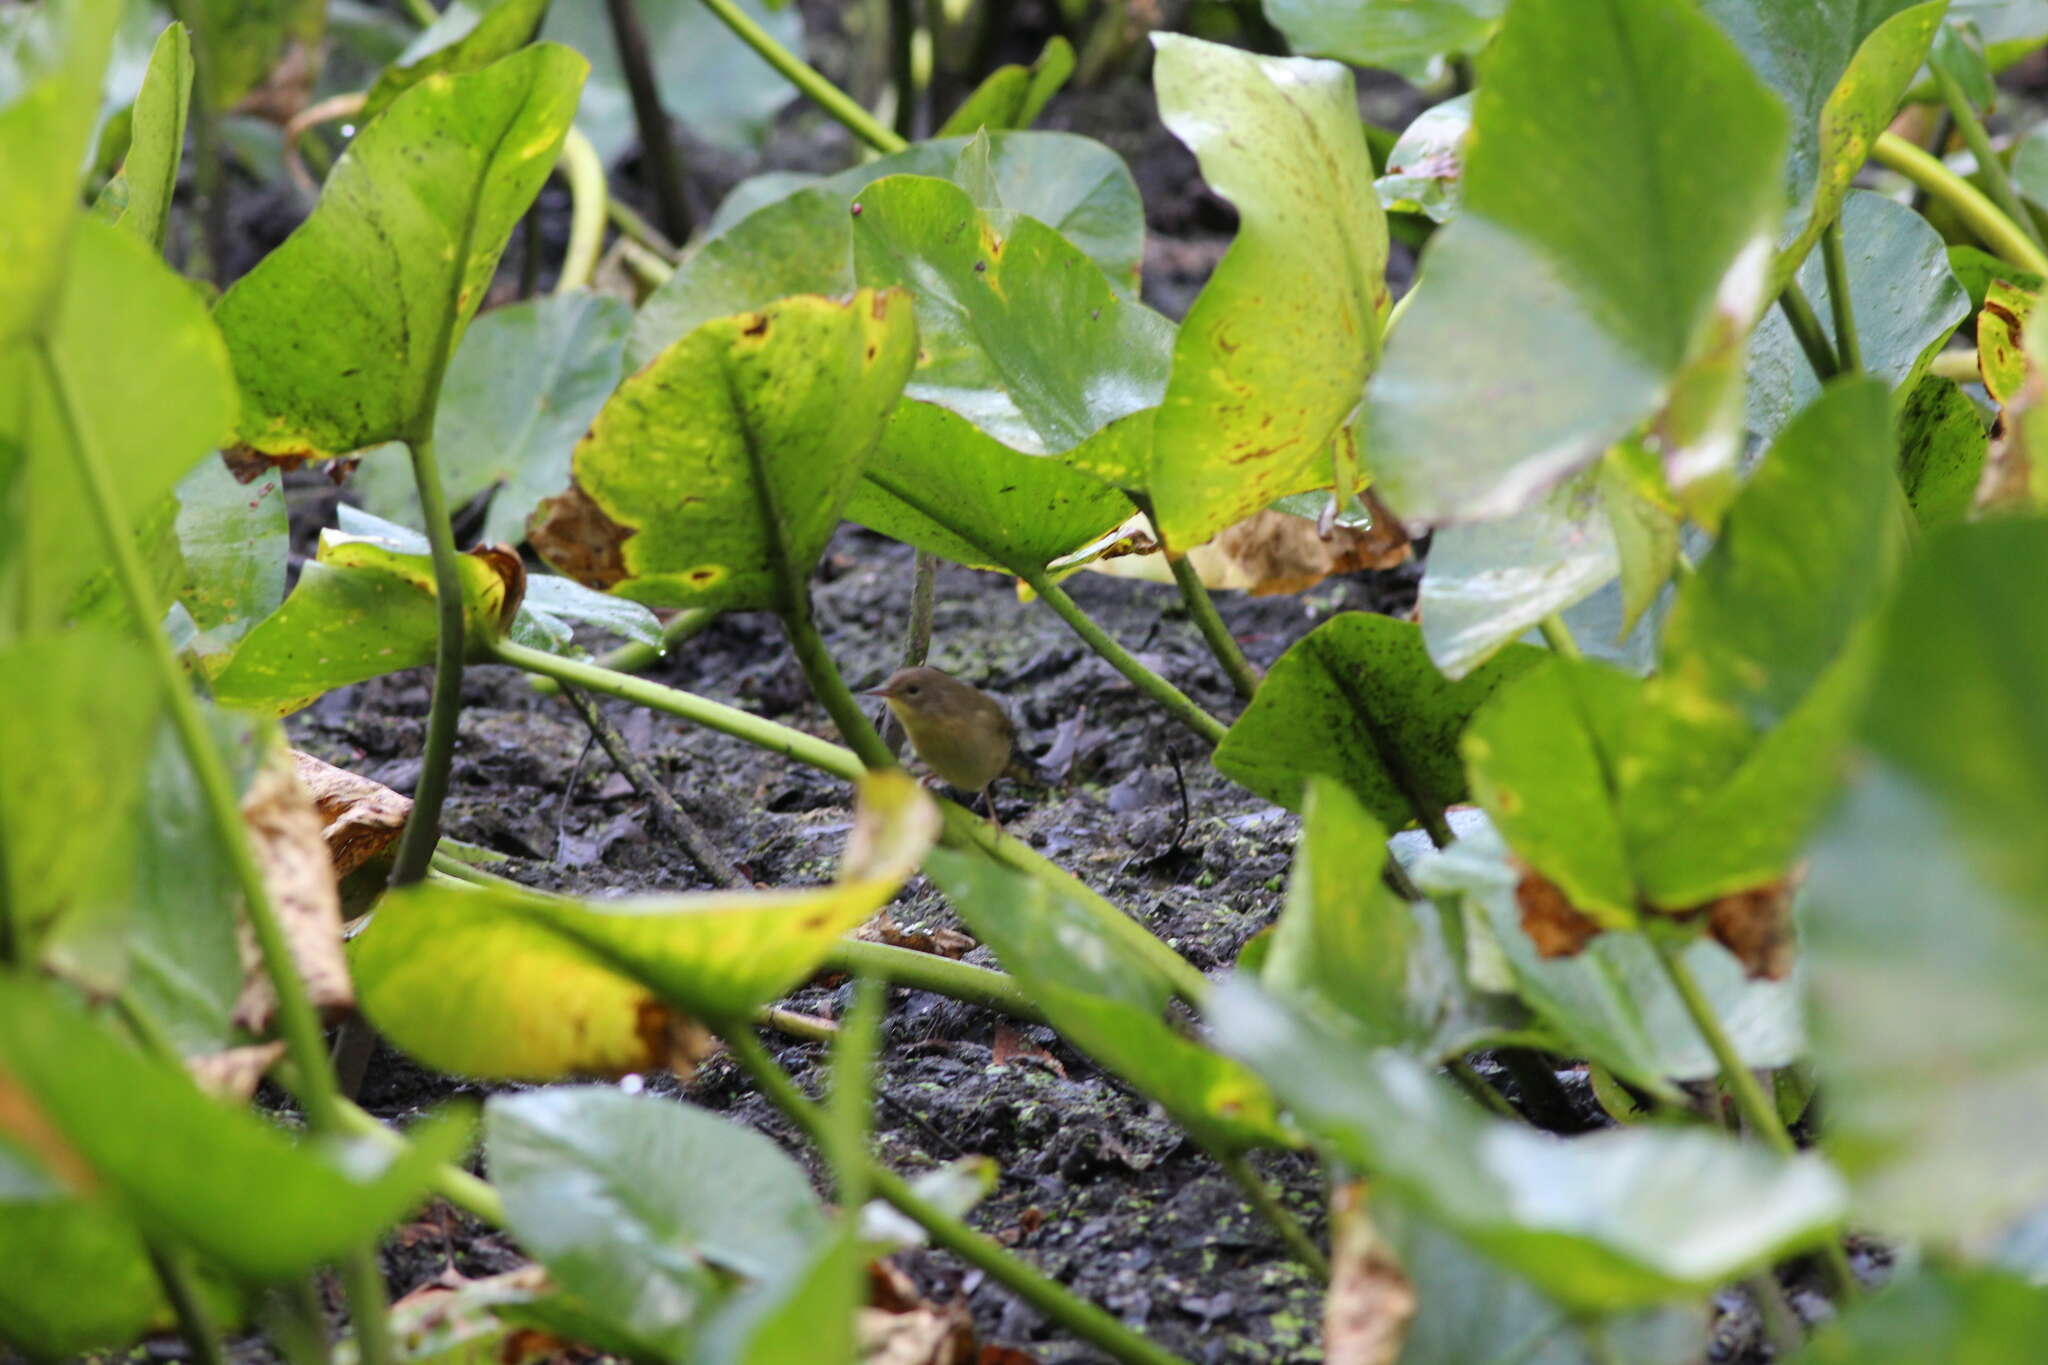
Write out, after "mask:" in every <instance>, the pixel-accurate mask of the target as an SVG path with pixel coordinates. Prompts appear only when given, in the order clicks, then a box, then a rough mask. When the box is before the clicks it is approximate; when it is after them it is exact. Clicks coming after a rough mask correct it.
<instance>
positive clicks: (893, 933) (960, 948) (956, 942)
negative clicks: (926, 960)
mask: <svg viewBox="0 0 2048 1365" xmlns="http://www.w3.org/2000/svg"><path fill="white" fill-rule="evenodd" d="M854 937H855V938H857V939H864V940H866V941H867V942H869V943H886V944H888V945H889V946H890V947H891V948H907V949H909V950H910V951H911V952H913V953H930V954H931V955H932V956H933V957H948V958H953V959H954V960H956V961H957V960H958V959H960V958H963V957H965V956H967V954H969V953H971V952H973V951H974V950H975V949H976V948H978V947H980V946H981V945H980V944H979V943H977V942H976V941H975V939H974V938H973V937H972V936H971V935H968V934H963V933H961V932H960V931H959V930H958V929H906V928H904V927H903V926H902V925H900V924H898V923H897V922H896V917H895V916H894V915H892V914H890V913H889V912H888V911H887V910H884V911H883V912H882V913H881V914H879V915H877V916H875V917H874V918H873V919H871V920H869V921H868V922H867V923H866V924H863V925H862V926H861V927H860V928H859V929H858V930H856V931H855V933H854Z"/></svg>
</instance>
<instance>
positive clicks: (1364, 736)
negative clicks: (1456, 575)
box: [1215, 612, 1543, 829]
mask: <svg viewBox="0 0 2048 1365" xmlns="http://www.w3.org/2000/svg"><path fill="white" fill-rule="evenodd" d="M1542 658H1543V651H1541V650H1538V649H1532V648H1529V647H1527V646H1520V645H1517V646H1511V647H1509V648H1508V649H1506V650H1503V651H1502V652H1501V653H1500V655H1499V656H1498V657H1496V658H1495V659H1493V660H1492V661H1491V662H1490V663H1488V664H1486V665H1485V666H1484V667H1482V668H1479V669H1477V670H1475V671H1473V672H1472V673H1470V674H1469V675H1467V676H1466V677H1465V678H1464V679H1462V680H1460V681H1458V682H1452V681H1449V680H1448V679H1446V678H1444V677H1443V675H1441V674H1440V673H1438V672H1437V671H1436V666H1435V665H1434V664H1432V663H1430V661H1429V655H1428V654H1427V653H1426V652H1424V649H1423V644H1422V632H1421V630H1420V629H1419V628H1417V627H1415V626H1413V625H1410V624H1409V623H1408V622H1406V621H1396V620H1394V619H1393V618H1391V617H1387V616H1374V615H1370V614H1368V613H1366V612H1345V613H1344V614H1342V615H1340V616H1337V617H1335V618H1333V619H1331V620H1329V621H1327V622H1325V623H1324V624H1322V625H1321V626H1318V627H1317V628H1316V629H1315V630H1313V631H1311V632H1310V633H1309V634H1308V635H1306V636H1304V637H1303V638H1302V639H1300V640H1299V641H1297V642H1295V644H1294V645H1293V646H1292V647H1291V648H1289V649H1288V651H1287V652H1286V653H1285V654H1283V655H1281V656H1280V659H1279V662H1277V663H1275V664H1274V665H1273V667H1272V669H1271V671H1269V672H1268V673H1267V674H1266V681H1265V682H1264V683H1263V684H1262V685H1261V686H1260V687H1259V691H1258V695H1257V696H1255V697H1253V698H1252V704H1251V705H1250V706H1248V707H1246V708H1245V712H1244V714H1243V715H1241V716H1239V717H1238V718H1237V723H1236V724H1234V725H1232V726H1231V727H1230V732H1229V733H1228V734H1226V735H1225V736H1224V737H1223V742H1222V743H1221V744H1219V745H1217V746H1216V756H1215V763H1216V767H1217V769H1218V771H1220V772H1222V773H1223V775H1224V776H1226V777H1228V778H1230V779H1232V780H1233V781H1236V782H1239V783H1242V784H1243V785H1245V786H1247V787H1249V788H1251V789H1252V790H1253V791H1255V792H1257V793H1258V794H1259V795H1261V796H1263V797H1265V798H1266V799H1267V800H1269V801H1275V802H1278V803H1279V804H1280V805H1283V806H1286V807H1288V808H1289V809H1290V810H1292V809H1296V808H1298V807H1299V806H1300V804H1301V799H1302V792H1303V788H1304V785H1305V784H1306V783H1307V781H1308V779H1309V777H1310V776H1312V775H1313V774H1317V773H1322V774H1327V775H1328V776H1331V777H1334V778H1336V779H1338V780H1339V781H1341V782H1343V783H1344V785H1345V786H1347V787H1349V788H1350V789H1351V793H1352V795H1354V796H1356V797H1357V798H1358V800H1359V802H1360V804H1361V805H1363V806H1364V807H1365V809H1366V810H1367V811H1368V812H1370V813H1371V815H1372V816H1373V818H1375V819H1377V820H1378V821H1380V822H1381V823H1382V824H1384V825H1386V826H1387V827H1388V828H1390V829H1400V828H1403V827H1405V826H1407V825H1408V824H1410V823H1411V822H1413V821H1415V820H1416V819H1418V818H1420V814H1421V812H1423V811H1428V812H1430V813H1431V815H1432V817H1433V816H1434V814H1435V813H1437V812H1440V811H1442V809H1443V808H1444V807H1445V806H1448V805H1451V804H1452V803H1454V802H1457V801H1461V800H1463V799H1464V796H1465V774H1464V770H1463V769H1462V768H1461V767H1460V766H1459V764H1458V761H1457V756H1456V755H1457V744H1458V735H1459V733H1460V732H1461V731H1463V730H1464V728H1465V723H1466V721H1468V720H1469V719H1470V718H1471V716H1472V713H1473V712H1474V711H1475V710H1477V709H1478V708H1479V705H1480V703H1482V702H1484V701H1485V700H1486V699H1487V697H1489V696H1491V695H1492V694H1493V692H1494V690H1495V689H1496V688H1498V687H1500V686H1501V685H1502V684H1503V683H1506V682H1507V681H1508V680H1509V679H1511V678H1514V677H1517V676H1519V675H1520V674H1522V673H1523V672H1525V671H1526V670H1528V669H1529V668H1530V667H1531V666H1533V665H1535V664H1536V663H1538V662H1540V661H1541V660H1542Z"/></svg>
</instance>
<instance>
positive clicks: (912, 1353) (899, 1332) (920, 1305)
mask: <svg viewBox="0 0 2048 1365" xmlns="http://www.w3.org/2000/svg"><path fill="white" fill-rule="evenodd" d="M868 1303H869V1306H868V1307H866V1308H863V1309H861V1310H860V1313H859V1316H858V1318H857V1319H856V1321H855V1327H854V1331H855V1336H856V1339H857V1341H858V1342H859V1346H860V1358H861V1361H862V1363H863V1365H976V1359H977V1353H976V1350H975V1341H974V1318H973V1315H972V1314H970V1313H969V1312H968V1311H967V1305H966V1304H964V1303H954V1304H950V1305H948V1306H947V1307H944V1308H940V1307H938V1306H937V1305H935V1304H933V1303H931V1302H930V1301H929V1300H927V1299H925V1298H924V1296H922V1295H921V1294H919V1293H918V1292H917V1286H916V1285H915V1284H914V1283H912V1281H911V1279H910V1277H909V1276H908V1275H906V1274H904V1273H903V1272H902V1271H901V1270H899V1269H897V1268H896V1266H895V1265H894V1264H893V1263H891V1262H889V1261H875V1262H872V1263H870V1264H869V1266H868Z"/></svg>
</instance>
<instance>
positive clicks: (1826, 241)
mask: <svg viewBox="0 0 2048 1365" xmlns="http://www.w3.org/2000/svg"><path fill="white" fill-rule="evenodd" d="M1820 255H1821V260H1822V262H1823V263H1824V264H1825V265H1826V266H1827V272H1828V311H1829V312H1831V313H1833V314H1834V317H1835V354H1836V355H1838V356H1840V357H1841V361H1842V369H1841V372H1842V373H1843V374H1860V373H1861V372H1862V370H1863V343H1862V342H1860V341H1858V340H1857V338H1856V305H1855V303H1854V301H1852V300H1851V299H1850V297H1849V254H1848V251H1847V250H1846V248H1845V247H1844V246H1843V244H1842V216H1841V215H1840V214H1839V213H1838V214H1836V215H1835V221H1833V222H1832V223H1829V224H1828V225H1827V227H1826V228H1824V229H1823V230H1822V231H1821V234H1820Z"/></svg>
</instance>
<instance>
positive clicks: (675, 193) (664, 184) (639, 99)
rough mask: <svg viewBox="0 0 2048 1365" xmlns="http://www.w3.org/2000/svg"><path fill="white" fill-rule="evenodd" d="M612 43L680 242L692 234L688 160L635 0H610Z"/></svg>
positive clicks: (658, 193)
mask: <svg viewBox="0 0 2048 1365" xmlns="http://www.w3.org/2000/svg"><path fill="white" fill-rule="evenodd" d="M605 12H606V14H607V15H608V16H609V17H610V19H611V26H612V42H613V44H614V45H615V46H616V47H617V49H618V54H619V71H620V73H621V74H622V75H624V76H625V78H626V91H627V93H628V94H629V95H630V96H631V97H632V100H633V123H634V126H635V127H636V128H637V129H638V130H639V133H640V167H641V169H642V170H643V171H644V172H645V173H646V176H647V180H648V183H649V185H651V186H652V187H653V190H654V203H655V207H656V209H657V210H658V212H659V214H660V217H661V228H662V231H664V232H666V233H667V234H668V235H669V238H670V240H672V241H677V242H680V241H682V240H683V239H684V238H685V237H688V236H689V235H690V202H689V200H688V198H686V197H685V196H684V193H683V161H682V157H681V156H680V155H678V153H677V152H676V144H675V137H674V136H673V134H672V133H671V132H670V131H669V126H668V111H667V110H666V109H664V108H662V106H661V89H660V87H659V86H658V85H657V84H656V83H655V75H654V60H653V58H652V57H651V56H649V55H648V51H647V30H646V28H645V27H644V26H643V25H642V24H641V22H640V11H639V9H638V8H637V7H636V6H635V5H634V3H633V0H605Z"/></svg>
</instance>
